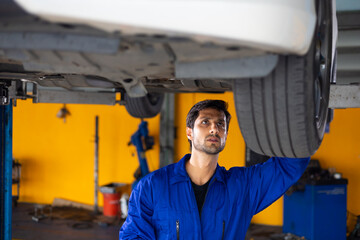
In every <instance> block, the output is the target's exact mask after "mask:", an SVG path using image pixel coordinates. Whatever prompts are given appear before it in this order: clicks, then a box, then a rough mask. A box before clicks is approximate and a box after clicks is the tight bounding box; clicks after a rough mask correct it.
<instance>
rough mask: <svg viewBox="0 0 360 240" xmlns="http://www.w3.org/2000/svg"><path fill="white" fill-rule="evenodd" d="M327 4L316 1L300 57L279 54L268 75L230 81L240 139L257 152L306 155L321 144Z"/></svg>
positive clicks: (324, 111) (327, 53)
mask: <svg viewBox="0 0 360 240" xmlns="http://www.w3.org/2000/svg"><path fill="white" fill-rule="evenodd" d="M329 3H331V1H321V0H320V1H319V2H318V4H319V6H318V26H317V28H316V31H315V34H314V41H313V42H314V43H313V44H312V46H311V47H310V50H309V51H308V53H307V54H306V55H305V56H279V61H278V64H277V66H276V68H275V70H274V71H273V72H272V73H271V74H270V75H268V76H266V77H264V78H256V79H244V80H235V81H234V99H235V106H236V112H237V116H238V121H239V125H240V129H241V132H242V135H243V137H244V139H245V142H246V144H247V146H248V147H249V148H250V149H251V150H253V151H255V152H257V153H259V154H262V155H268V156H279V157H308V156H311V155H313V154H314V153H315V151H316V150H317V149H318V148H319V146H320V143H321V141H322V139H323V136H324V132H325V126H326V120H327V112H328V111H327V109H328V104H329V91H330V82H331V79H330V78H331V74H330V73H331V51H332V50H331V49H332V47H331V46H332V9H331V6H329V5H328V4H329ZM321 66H322V67H323V68H320V67H321ZM320 69H322V70H320Z"/></svg>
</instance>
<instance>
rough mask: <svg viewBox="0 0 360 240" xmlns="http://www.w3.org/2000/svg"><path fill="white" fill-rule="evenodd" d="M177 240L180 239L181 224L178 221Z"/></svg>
mask: <svg viewBox="0 0 360 240" xmlns="http://www.w3.org/2000/svg"><path fill="white" fill-rule="evenodd" d="M176 239H177V240H179V239H180V222H179V220H176Z"/></svg>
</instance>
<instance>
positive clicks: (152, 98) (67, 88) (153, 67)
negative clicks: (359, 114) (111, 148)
mask: <svg viewBox="0 0 360 240" xmlns="http://www.w3.org/2000/svg"><path fill="white" fill-rule="evenodd" d="M334 3H335V1H322V0H303V1H288V0H238V1H234V0H221V1H215V0H197V1H184V0H169V1H163V0H132V1H128V0H120V1H115V0H104V1H101V2H99V1H95V0H89V1H86V4H84V2H83V1H81V0H73V1H64V0H63V1H59V0H16V1H11V0H2V1H0V79H1V80H0V81H1V84H0V91H1V97H2V98H1V102H2V104H9V102H10V99H15V100H16V99H25V98H33V99H34V102H65V103H66V102H73V103H81V102H84V103H97V104H99V103H100V104H115V103H116V100H115V94H116V93H117V92H120V93H121V96H122V101H121V102H122V103H124V104H125V107H126V109H127V110H128V112H129V113H130V114H131V115H132V116H134V117H138V118H149V117H153V116H155V115H157V114H158V113H159V112H160V109H161V106H162V102H163V98H164V93H167V92H170V93H182V92H206V93H220V92H225V91H233V92H234V101H235V107H236V112H237V116H238V120H239V126H240V129H241V132H242V135H243V137H244V139H245V142H246V144H247V146H248V147H249V148H250V149H252V150H253V151H255V152H257V153H261V154H263V155H268V156H286V157H306V156H310V155H312V154H313V153H314V152H315V151H316V150H317V149H318V147H319V146H320V143H321V141H322V139H323V136H324V131H325V125H326V122H327V114H328V104H329V91H330V83H331V82H333V81H334V71H335V70H334V69H335V67H334V63H335V60H336V54H335V43H336V38H337V23H336V16H335V4H334ZM30 90H31V91H30ZM29 92H30V93H29Z"/></svg>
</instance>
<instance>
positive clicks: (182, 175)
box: [170, 154, 225, 184]
mask: <svg viewBox="0 0 360 240" xmlns="http://www.w3.org/2000/svg"><path fill="white" fill-rule="evenodd" d="M190 157H191V154H186V155H185V156H184V157H183V158H181V159H180V161H179V162H178V163H176V164H175V169H174V176H171V178H170V184H175V183H178V182H183V181H190V177H189V175H188V173H187V172H186V168H185V163H186V162H187V161H189V159H190ZM212 178H215V180H217V181H220V182H223V183H225V181H224V173H223V172H222V171H221V167H220V166H219V164H217V166H216V170H215V173H214V176H213V177H212Z"/></svg>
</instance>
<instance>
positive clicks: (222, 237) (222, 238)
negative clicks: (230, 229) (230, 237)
mask: <svg viewBox="0 0 360 240" xmlns="http://www.w3.org/2000/svg"><path fill="white" fill-rule="evenodd" d="M224 235H225V221H223V231H222V236H221V240H224Z"/></svg>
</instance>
